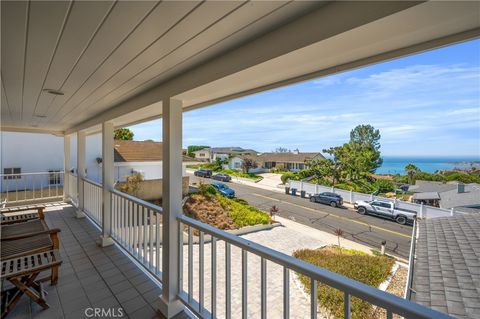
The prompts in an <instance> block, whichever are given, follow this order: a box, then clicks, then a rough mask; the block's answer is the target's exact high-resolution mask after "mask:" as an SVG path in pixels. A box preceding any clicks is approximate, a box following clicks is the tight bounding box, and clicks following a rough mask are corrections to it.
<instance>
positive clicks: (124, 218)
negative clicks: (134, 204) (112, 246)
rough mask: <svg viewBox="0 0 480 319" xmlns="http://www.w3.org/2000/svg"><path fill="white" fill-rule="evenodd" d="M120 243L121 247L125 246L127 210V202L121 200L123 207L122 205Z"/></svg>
mask: <svg viewBox="0 0 480 319" xmlns="http://www.w3.org/2000/svg"><path fill="white" fill-rule="evenodd" d="M122 207H123V209H122V243H123V246H126V245H127V209H128V201H127V200H126V199H125V198H123V205H122Z"/></svg>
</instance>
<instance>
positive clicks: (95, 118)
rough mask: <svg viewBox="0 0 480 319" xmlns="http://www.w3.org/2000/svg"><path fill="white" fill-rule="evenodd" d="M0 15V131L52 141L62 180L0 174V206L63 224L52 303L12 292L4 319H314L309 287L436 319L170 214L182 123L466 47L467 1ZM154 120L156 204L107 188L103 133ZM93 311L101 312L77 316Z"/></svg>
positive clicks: (171, 6) (109, 144)
mask: <svg viewBox="0 0 480 319" xmlns="http://www.w3.org/2000/svg"><path fill="white" fill-rule="evenodd" d="M1 6H2V13H1V14H2V39H1V40H2V64H1V66H2V79H1V80H2V86H1V92H2V109H1V115H2V119H1V130H2V131H14V132H31V133H39V134H55V135H57V136H62V137H63V139H64V154H63V158H64V170H63V171H62V172H54V173H53V175H51V174H52V173H46V175H47V176H48V178H53V179H54V181H57V179H59V182H58V183H56V184H58V186H57V187H54V189H55V191H54V192H53V193H52V188H51V187H50V186H49V187H45V185H51V183H45V184H43V182H41V181H42V178H46V177H45V176H43V177H36V178H32V177H23V176H22V177H21V178H17V177H15V176H21V174H18V173H16V172H11V173H10V174H7V175H8V176H2V177H6V179H5V180H7V181H8V182H9V185H10V186H8V190H6V189H5V188H2V194H3V193H5V192H7V193H8V195H6V199H7V203H6V204H7V206H15V205H23V204H27V203H28V204H31V203H37V204H38V203H44V202H46V201H50V202H51V201H52V200H59V199H60V200H63V201H62V202H60V203H59V202H56V204H51V205H49V206H48V208H47V212H46V222H47V224H49V226H50V227H57V228H59V229H60V230H61V232H60V255H61V258H62V260H63V264H62V266H61V267H60V274H59V280H58V283H57V285H56V286H48V287H47V288H46V289H47V291H48V293H49V294H48V296H47V300H48V302H49V303H50V308H49V309H47V310H41V308H39V307H38V306H37V305H36V304H34V303H32V302H30V301H29V299H28V298H22V299H21V302H19V303H18V304H17V306H16V307H15V309H14V312H13V313H11V314H10V315H9V318H10V317H11V318H88V317H93V318H95V317H112V318H113V317H120V318H121V317H124V318H154V317H160V318H186V317H199V318H217V317H221V318H240V317H241V318H258V317H260V318H280V317H283V318H290V317H291V318H306V317H311V318H317V316H318V317H321V316H322V313H321V312H320V311H319V305H318V299H317V293H318V292H317V283H324V284H326V285H329V286H331V287H334V288H336V289H338V290H339V291H341V292H342V294H343V296H344V301H343V306H344V307H343V309H344V311H343V314H344V317H345V318H350V317H351V300H352V298H358V299H361V300H364V301H366V302H368V303H370V304H372V305H374V306H376V307H379V308H383V309H385V310H384V312H385V314H386V317H387V318H393V316H394V315H396V316H403V317H405V318H447V317H448V316H447V315H445V314H442V313H440V312H437V311H434V310H432V309H430V308H428V307H424V306H421V305H419V304H416V303H413V302H411V301H408V300H405V299H402V298H399V297H396V296H393V295H391V294H388V293H386V292H384V291H381V290H379V289H376V288H374V287H370V286H367V285H364V284H362V283H359V282H356V281H354V280H351V279H348V278H345V277H343V276H340V275H337V274H335V273H332V272H329V271H327V270H325V269H321V268H318V267H315V266H313V265H311V264H308V263H306V262H303V261H300V260H297V259H295V258H293V257H292V256H289V255H287V254H284V253H282V252H279V251H276V250H273V249H270V248H267V247H265V246H262V245H260V244H258V243H254V242H251V241H249V240H246V239H244V238H242V237H238V236H235V235H232V234H230V233H227V232H224V231H221V230H218V229H216V228H213V227H211V226H209V225H206V224H203V223H201V222H199V221H197V220H194V219H191V218H189V217H187V216H185V215H183V212H182V125H183V121H182V114H183V112H186V111H188V110H192V109H195V108H200V107H207V106H208V105H211V104H214V103H217V102H221V101H227V100H229V99H233V98H236V97H240V96H245V95H248V94H253V93H258V92H261V91H264V90H268V89H273V88H276V87H279V86H283V85H288V84H291V83H296V82H298V81H303V80H307V79H312V78H315V77H319V76H325V75H328V74H332V73H336V72H340V71H344V70H349V69H353V68H358V67H361V66H364V65H367V64H371V63H377V62H381V61H385V60H388V59H392V58H396V57H401V56H405V55H408V54H413V53H416V52H420V51H424V50H429V49H433V48H437V47H440V46H445V45H449V44H453V43H457V42H460V41H466V40H469V39H472V38H476V37H478V36H479V35H480V20H479V19H478V12H479V11H478V3H476V2H469V1H466V2H445V1H431V2H415V1H413V2H404V1H398V2H397V1H373V2H357V1H352V2H348V1H340V2H329V1H318V2H280V1H278V2H277V1H275V2H231V1H225V2H174V1H172V2H170V1H165V2H155V1H150V2H133V1H132V2H130V1H119V2H107V1H102V2H100V1H99V2H81V1H78V2H43V1H33V2H26V1H25V2H24V1H3V2H2V4H1ZM156 118H161V119H162V132H158V137H159V139H161V140H162V141H163V165H162V167H163V168H162V169H163V178H162V179H163V182H162V183H163V184H162V187H163V198H162V207H159V206H156V205H154V204H152V203H149V202H146V201H143V200H140V199H138V198H135V197H133V196H131V195H128V194H124V193H121V192H119V191H118V190H116V189H115V187H114V186H115V185H114V182H115V181H114V152H113V149H114V139H113V135H114V134H113V132H114V129H116V128H121V127H125V126H128V125H132V124H135V123H140V122H143V121H147V120H151V119H156ZM208 125H211V126H212V127H213V126H214V125H215V123H208ZM95 133H101V135H102V162H101V183H97V182H93V181H91V180H89V179H88V172H87V170H86V163H85V152H86V144H87V139H88V136H89V135H91V134H95ZM31 156H51V154H48V153H47V152H46V153H44V154H32V155H31ZM19 160H20V159H19ZM39 175H42V174H39ZM43 175H45V173H43ZM52 176H53V177H52ZM10 177H11V178H10ZM28 179H30V180H31V182H30V183H33V184H32V185H36V186H33V187H32V186H28V187H27V186H23V190H22V184H20V185H21V186H18V185H19V184H18V183H19V182H21V181H22V180H23V181H26V180H28ZM12 183H13V184H12ZM15 183H17V184H15ZM14 185H17V186H14ZM60 186H61V187H60ZM2 187H3V186H2ZM27 188H28V189H27ZM12 194H14V195H12ZM22 196H23V197H22ZM2 199H3V198H2ZM297 273H298V274H302V275H305V276H307V277H308V278H310V289H309V294H308V297H307V298H306V299H305V296H303V298H297V296H296V295H293V293H291V292H292V287H291V285H292V278H293V277H294V276H295V275H296V274H297ZM274 278H281V280H276V279H275V280H274ZM273 292H274V293H273ZM90 309H92V310H90ZM96 309H100V310H101V311H110V313H108V315H105V314H104V313H101V314H99V313H95V312H94V313H93V315H91V311H96ZM119 309H120V310H119ZM114 312H115V313H114ZM119 312H121V314H119ZM102 314H103V316H101V315H102Z"/></svg>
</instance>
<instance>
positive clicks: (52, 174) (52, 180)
mask: <svg viewBox="0 0 480 319" xmlns="http://www.w3.org/2000/svg"><path fill="white" fill-rule="evenodd" d="M60 183H61V179H60V170H49V171H48V184H49V185H60Z"/></svg>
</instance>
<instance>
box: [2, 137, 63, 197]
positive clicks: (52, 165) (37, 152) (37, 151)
mask: <svg viewBox="0 0 480 319" xmlns="http://www.w3.org/2000/svg"><path fill="white" fill-rule="evenodd" d="M0 140H1V163H0V166H1V173H2V174H3V171H4V168H20V169H21V172H22V173H36V172H48V171H49V170H63V138H62V137H57V136H54V135H51V134H37V133H17V132H0ZM32 183H35V187H36V188H39V187H40V185H42V186H45V185H48V175H47V174H45V175H42V177H40V176H35V177H22V178H21V179H16V180H5V179H3V178H2V180H1V191H4V190H6V189H7V187H8V188H9V190H12V189H15V188H16V187H18V188H19V189H25V187H26V188H27V189H29V188H30V184H32Z"/></svg>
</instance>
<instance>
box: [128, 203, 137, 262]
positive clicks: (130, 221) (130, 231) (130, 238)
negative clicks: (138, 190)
mask: <svg viewBox="0 0 480 319" xmlns="http://www.w3.org/2000/svg"><path fill="white" fill-rule="evenodd" d="M135 205H136V204H135V203H133V202H129V205H128V250H129V251H130V252H131V253H132V252H133V227H132V225H133V218H132V217H133V216H132V211H133V207H134V206H135Z"/></svg>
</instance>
